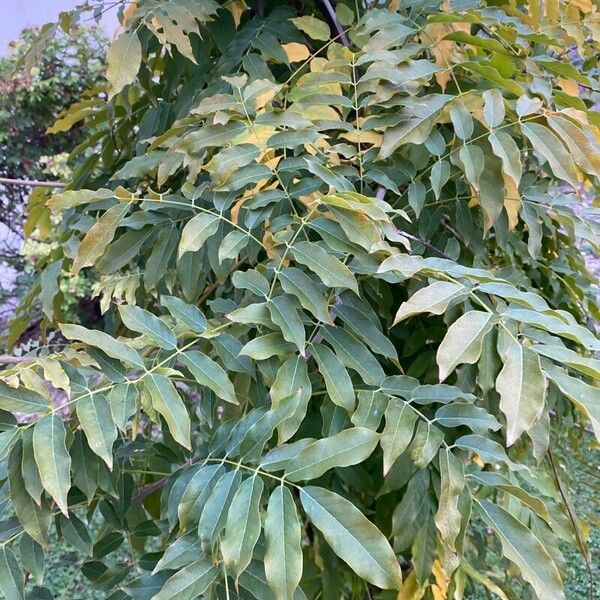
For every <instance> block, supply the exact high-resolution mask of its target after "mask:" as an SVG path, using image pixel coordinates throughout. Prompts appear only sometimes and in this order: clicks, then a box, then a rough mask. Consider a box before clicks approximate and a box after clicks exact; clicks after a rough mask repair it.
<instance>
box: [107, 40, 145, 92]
mask: <svg viewBox="0 0 600 600" xmlns="http://www.w3.org/2000/svg"><path fill="white" fill-rule="evenodd" d="M106 58H107V62H108V66H107V68H106V79H108V83H109V85H110V92H109V98H110V97H112V96H115V95H116V94H118V93H119V92H120V91H121V90H122V89H123V88H124V87H125V86H126V85H129V84H130V83H133V82H134V81H135V78H136V75H137V73H138V70H139V68H140V63H141V61H142V46H141V44H140V39H139V37H138V35H137V33H136V32H135V31H128V32H125V33H123V34H121V35H120V36H119V37H118V38H117V39H116V40H115V42H114V43H113V44H111V46H110V48H109V50H108V54H107V56H106Z"/></svg>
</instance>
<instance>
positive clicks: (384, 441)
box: [380, 398, 417, 475]
mask: <svg viewBox="0 0 600 600" xmlns="http://www.w3.org/2000/svg"><path fill="white" fill-rule="evenodd" d="M416 421H417V413H416V412H415V411H414V410H413V409H412V408H411V407H410V406H409V405H408V404H406V403H405V402H403V401H401V400H400V399H397V398H391V400H390V403H389V404H388V407H387V408H386V410H385V428H384V429H383V432H382V433H381V440H380V443H381V448H382V449H383V474H384V475H386V474H387V473H388V472H389V470H390V469H391V468H392V465H393V464H394V462H395V461H396V459H397V458H398V457H399V456H400V455H401V454H402V453H403V452H404V450H406V448H408V445H409V444H410V442H411V440H412V437H413V430H414V428H415V422H416Z"/></svg>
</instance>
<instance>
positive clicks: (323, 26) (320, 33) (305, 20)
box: [291, 15, 331, 42]
mask: <svg viewBox="0 0 600 600" xmlns="http://www.w3.org/2000/svg"><path fill="white" fill-rule="evenodd" d="M291 21H292V23H294V25H295V26H296V27H297V28H298V29H300V31H303V32H304V33H306V34H307V35H308V36H310V37H311V38H313V39H314V40H321V41H324V42H326V41H327V40H328V39H329V36H330V35H331V33H330V31H329V25H327V23H325V22H324V21H321V20H320V19H316V18H315V17H311V16H310V15H305V16H303V17H297V18H295V19H292V20H291Z"/></svg>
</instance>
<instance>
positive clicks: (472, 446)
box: [454, 434, 528, 471]
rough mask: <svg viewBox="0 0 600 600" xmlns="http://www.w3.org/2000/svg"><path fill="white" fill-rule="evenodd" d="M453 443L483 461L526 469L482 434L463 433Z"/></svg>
mask: <svg viewBox="0 0 600 600" xmlns="http://www.w3.org/2000/svg"><path fill="white" fill-rule="evenodd" d="M454 445H455V446H458V447H459V448H464V449H465V450H471V451H472V452H475V453H476V454H478V455H479V458H481V460H483V462H487V463H492V464H493V463H498V462H501V463H504V464H505V465H506V466H507V467H508V468H509V469H510V470H511V471H522V470H525V471H527V470H528V469H527V467H525V466H524V465H520V464H517V463H514V462H513V461H512V460H510V458H509V457H508V455H507V454H506V451H505V450H504V448H503V447H502V446H501V445H500V444H499V443H498V442H495V441H494V440H491V439H490V438H487V437H484V436H482V435H475V434H473V435H463V436H462V437H460V438H458V439H457V440H456V441H455V442H454Z"/></svg>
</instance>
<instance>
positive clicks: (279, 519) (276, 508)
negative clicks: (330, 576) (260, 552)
mask: <svg viewBox="0 0 600 600" xmlns="http://www.w3.org/2000/svg"><path fill="white" fill-rule="evenodd" d="M265 540H266V553H265V559H264V561H265V574H266V579H267V582H268V584H269V587H270V588H271V590H272V591H273V593H274V594H275V598H281V599H282V600H292V599H293V598H295V594H294V592H295V591H296V588H297V587H298V584H299V583H300V578H301V577H302V549H301V547H300V542H301V540H302V529H301V526H300V520H299V518H298V512H297V511H296V505H295V503H294V498H293V496H292V493H291V492H290V490H289V489H288V488H287V487H286V486H284V485H280V486H277V487H276V488H275V489H274V490H273V492H272V493H271V496H270V498H269V504H268V506H267V518H266V519H265Z"/></svg>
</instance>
